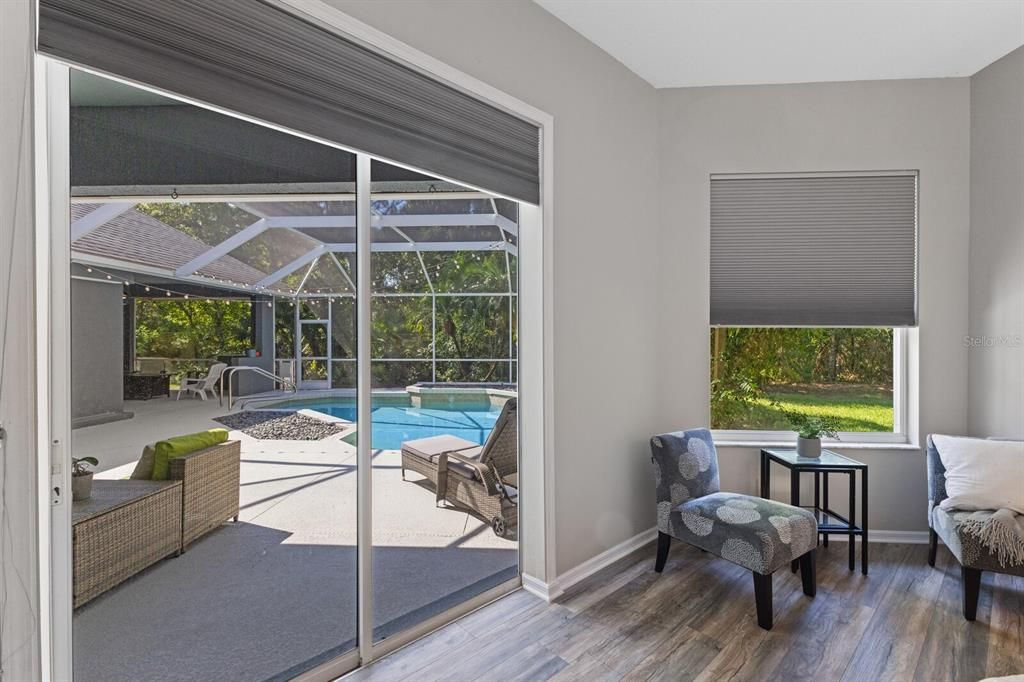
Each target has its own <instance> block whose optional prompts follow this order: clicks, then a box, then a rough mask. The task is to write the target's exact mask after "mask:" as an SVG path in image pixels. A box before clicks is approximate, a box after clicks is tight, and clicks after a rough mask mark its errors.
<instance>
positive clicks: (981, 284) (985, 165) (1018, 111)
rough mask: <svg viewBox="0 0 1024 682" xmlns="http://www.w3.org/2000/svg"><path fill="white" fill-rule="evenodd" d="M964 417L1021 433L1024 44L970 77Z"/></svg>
mask: <svg viewBox="0 0 1024 682" xmlns="http://www.w3.org/2000/svg"><path fill="white" fill-rule="evenodd" d="M970 273H971V277H970V307H971V317H970V331H969V335H970V338H969V339H966V340H965V343H966V344H968V356H969V365H968V367H969V383H968V409H967V419H968V428H969V430H970V433H971V434H973V435H977V436H1004V437H1014V438H1024V48H1018V49H1017V50H1014V51H1013V52H1011V53H1010V54H1009V55H1007V56H1006V57H1003V58H1002V59H1000V60H999V61H997V62H995V63H994V64H992V65H991V66H988V67H986V68H985V69H982V70H981V71H979V72H978V73H976V74H975V75H974V76H973V77H972V78H971V248H970Z"/></svg>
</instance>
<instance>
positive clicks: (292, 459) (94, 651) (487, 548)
mask: <svg viewBox="0 0 1024 682" xmlns="http://www.w3.org/2000/svg"><path fill="white" fill-rule="evenodd" d="M126 409H129V410H131V411H133V412H135V417H134V418H133V419H131V420H127V421H121V422H112V423H109V424H103V425H99V426H91V427H85V428H82V429H77V430H75V431H74V433H73V449H74V452H75V455H76V456H84V455H93V456H96V457H98V458H99V459H100V460H101V466H100V473H98V474H97V477H98V478H123V477H124V476H127V475H128V474H129V473H130V472H131V469H132V468H133V466H134V462H135V460H136V459H137V457H138V455H139V453H140V452H141V451H142V448H143V447H144V446H145V445H146V444H147V443H150V442H153V441H154V440H157V439H159V438H164V437H168V436H172V435H177V434H181V433H189V432H193V431H198V430H201V429H206V428H213V427H217V426H220V424H218V423H217V422H216V421H214V418H215V417H218V416H220V415H223V414H226V413H227V410H226V409H225V408H222V407H220V406H219V405H218V404H217V401H216V400H210V401H205V402H203V401H200V400H188V401H186V400H185V399H182V400H181V401H174V400H167V399H155V400H150V401H145V402H137V403H136V402H133V403H131V404H130V405H128V406H126ZM342 437H343V435H341V434H339V435H337V436H332V437H329V438H326V439H324V440H320V441H271V440H256V439H253V438H250V437H249V436H246V435H245V434H244V433H241V432H237V431H233V432H231V438H233V439H238V440H240V441H241V442H242V469H241V514H240V520H239V523H237V524H234V523H227V524H225V525H224V526H223V527H222V528H221V529H220V530H218V531H215V532H214V533H211V534H210V535H209V536H207V537H205V538H203V539H202V540H200V541H199V542H197V543H196V544H195V545H193V546H192V547H191V548H190V549H189V551H188V552H186V553H185V554H184V555H183V556H181V557H178V558H173V559H167V560H164V561H161V562H159V563H158V564H156V565H155V566H154V567H152V568H151V569H149V570H147V571H145V572H143V573H141V574H139V575H138V576H136V578H133V579H132V580H130V581H128V582H127V583H125V584H123V585H121V586H120V587H118V588H115V589H114V590H111V591H110V592H108V593H106V594H105V595H102V596H101V597H99V598H97V599H96V600H94V601H93V602H91V603H90V604H87V605H86V606H85V607H84V608H82V609H80V610H79V611H78V612H77V613H76V614H75V616H74V636H75V637H74V641H75V672H76V679H81V680H101V679H102V680H117V679H151V680H156V679H167V680H170V679H213V678H217V679H267V678H274V677H275V676H280V677H282V678H284V677H287V676H289V675H290V674H292V673H294V672H297V671H295V670H292V666H295V665H296V664H299V663H301V662H303V661H306V660H309V659H315V658H317V657H321V656H330V655H331V654H336V653H339V651H340V650H341V649H344V648H345V647H347V646H349V645H350V643H351V641H352V639H353V638H354V636H355V613H356V585H355V553H356V551H355V544H356V543H355V539H356V524H355V518H356V495H355V479H356V476H355V448H354V447H353V446H351V445H349V444H347V443H345V442H344V441H343V440H341V438H342ZM409 476H410V478H415V477H416V475H415V474H410V475H409ZM373 477H374V504H373V508H374V512H373V513H374V543H375V552H374V554H375V556H374V566H375V579H376V580H375V588H376V589H375V591H374V592H375V597H374V599H375V613H376V618H375V622H376V623H377V624H378V625H383V624H390V626H389V627H388V628H385V630H389V631H394V630H395V629H398V628H401V627H402V626H403V625H407V624H409V623H411V622H415V621H417V620H420V619H422V618H424V617H426V616H428V615H432V613H434V612H438V611H440V610H443V609H444V608H446V607H448V606H451V605H453V602H456V601H459V600H461V599H463V598H464V596H465V595H466V594H467V593H472V592H476V591H483V590H484V589H486V588H487V587H490V586H492V585H493V584H495V583H496V582H501V581H502V579H503V578H508V577H513V576H514V575H515V566H516V562H517V551H516V543H515V542H513V541H509V540H504V539H501V538H498V537H496V536H495V535H494V534H493V533H492V532H491V530H490V528H489V527H487V525H486V524H485V523H484V522H483V521H481V520H480V519H477V518H476V517H474V516H472V515H471V514H468V513H466V512H463V511H460V510H455V509H451V508H444V509H439V508H437V507H436V506H435V502H434V494H433V492H432V491H431V490H429V489H427V488H426V487H425V486H422V485H419V484H417V483H415V482H412V481H403V480H402V479H401V474H400V454H399V453H398V452H397V451H394V450H379V451H375V452H374V454H373ZM239 647H244V651H243V650H241V649H239ZM243 661H245V662H246V666H248V667H246V668H244V669H243V668H240V667H239V665H240V663H241V662H243Z"/></svg>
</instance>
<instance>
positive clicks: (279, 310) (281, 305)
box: [274, 299, 295, 358]
mask: <svg viewBox="0 0 1024 682" xmlns="http://www.w3.org/2000/svg"><path fill="white" fill-rule="evenodd" d="M274 354H275V356H276V357H278V358H294V357H295V304H294V303H293V302H291V301H288V300H284V299H278V300H277V301H275V303H274Z"/></svg>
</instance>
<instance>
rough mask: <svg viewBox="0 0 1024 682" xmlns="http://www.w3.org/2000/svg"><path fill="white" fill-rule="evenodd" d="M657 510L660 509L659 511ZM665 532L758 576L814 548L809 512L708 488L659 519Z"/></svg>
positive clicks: (814, 533) (813, 524)
mask: <svg viewBox="0 0 1024 682" xmlns="http://www.w3.org/2000/svg"><path fill="white" fill-rule="evenodd" d="M659 511H660V510H659ZM662 523H664V524H665V525H667V527H668V528H669V531H668V533H669V535H672V536H673V537H675V538H678V539H680V540H683V541H684V542H688V543H690V544H691V545H695V546H697V547H700V548H701V549H704V550H707V551H708V552H711V553H712V554H714V555H716V556H719V557H722V558H723V559H727V560H729V561H731V562H733V563H734V564H738V565H740V566H743V567H744V568H746V569H749V570H751V571H755V572H757V573H760V574H762V575H769V574H771V573H773V572H774V571H775V570H776V569H777V568H779V567H780V566H785V565H786V564H788V563H789V562H790V561H792V560H793V559H797V558H799V557H801V556H803V555H804V554H806V553H807V552H809V551H811V550H812V549H814V547H815V545H817V542H818V524H817V521H816V520H815V518H814V515H813V514H812V513H811V512H809V511H807V510H806V509H800V508H798V507H794V506H791V505H788V504H785V503H783V502H776V501H775V500H766V499H764V498H761V497H753V496H751V495H740V494H737V493H711V494H710V495H704V496H703V497H698V498H697V499H694V500H689V501H687V502H684V503H682V504H680V505H678V506H677V507H675V508H674V509H672V510H671V512H670V514H669V516H668V518H667V519H664V520H661V519H659V528H661V527H662Z"/></svg>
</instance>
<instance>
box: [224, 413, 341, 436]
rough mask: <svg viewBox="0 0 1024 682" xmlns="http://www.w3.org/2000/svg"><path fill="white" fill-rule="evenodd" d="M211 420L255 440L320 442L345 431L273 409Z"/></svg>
mask: <svg viewBox="0 0 1024 682" xmlns="http://www.w3.org/2000/svg"><path fill="white" fill-rule="evenodd" d="M215 421H217V422H219V423H221V424H223V425H224V426H226V427H228V428H229V429H232V430H234V431H241V432H242V433H244V434H245V435H247V436H251V437H252V438H257V439H259V440H321V439H323V438H327V437H328V436H333V435H334V434H336V433H341V432H342V431H344V430H345V428H346V427H345V426H344V425H343V424H335V423H331V422H326V421H322V420H320V419H315V418H313V417H307V416H306V415H303V414H298V413H297V412H283V411H277V410H266V411H259V412H237V413H235V414H226V415H224V416H223V417H216V418H215Z"/></svg>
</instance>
